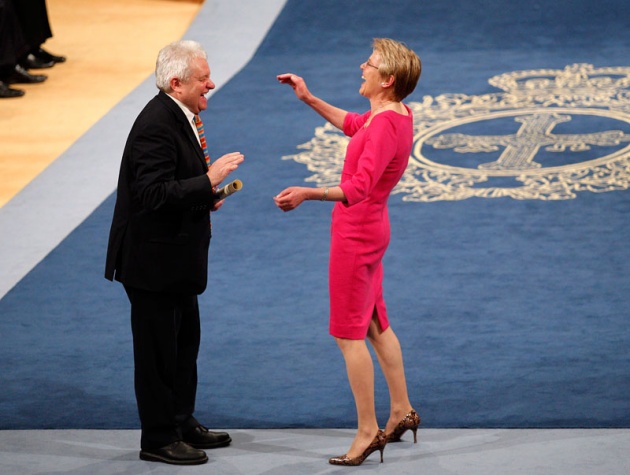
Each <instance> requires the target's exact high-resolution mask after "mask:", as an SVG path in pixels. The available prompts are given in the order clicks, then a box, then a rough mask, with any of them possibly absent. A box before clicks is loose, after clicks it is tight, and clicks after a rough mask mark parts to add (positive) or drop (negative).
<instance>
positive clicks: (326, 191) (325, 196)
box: [321, 188, 328, 201]
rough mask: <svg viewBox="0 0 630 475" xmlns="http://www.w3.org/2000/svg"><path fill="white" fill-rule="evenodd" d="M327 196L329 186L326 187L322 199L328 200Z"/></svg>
mask: <svg viewBox="0 0 630 475" xmlns="http://www.w3.org/2000/svg"><path fill="white" fill-rule="evenodd" d="M326 198H328V188H326V189H325V190H324V196H322V199H321V200H322V201H326Z"/></svg>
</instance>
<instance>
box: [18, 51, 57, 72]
mask: <svg viewBox="0 0 630 475" xmlns="http://www.w3.org/2000/svg"><path fill="white" fill-rule="evenodd" d="M20 64H21V65H22V67H24V69H47V68H52V67H53V66H54V65H55V62H54V61H45V60H43V59H41V58H38V57H37V56H35V55H34V54H33V53H29V54H27V55H26V58H24V60H23V61H21V62H20Z"/></svg>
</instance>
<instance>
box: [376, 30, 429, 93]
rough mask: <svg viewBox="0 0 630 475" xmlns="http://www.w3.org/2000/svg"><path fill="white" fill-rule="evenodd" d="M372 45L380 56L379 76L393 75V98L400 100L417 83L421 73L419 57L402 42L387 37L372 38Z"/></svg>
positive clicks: (411, 90)
mask: <svg viewBox="0 0 630 475" xmlns="http://www.w3.org/2000/svg"><path fill="white" fill-rule="evenodd" d="M372 47H373V48H374V51H376V52H377V53H378V54H379V56H380V57H381V64H380V66H379V67H378V70H379V72H380V73H381V76H383V78H389V77H390V76H394V98H395V99H396V100H397V101H402V100H403V99H404V98H405V97H407V96H408V95H409V94H411V93H412V92H413V90H414V89H415V88H416V84H418V80H419V79H420V74H421V73H422V62H421V61H420V58H419V57H418V55H417V54H416V53H414V52H413V50H411V49H410V48H408V47H407V46H406V45H405V44H404V43H401V42H399V41H395V40H392V39H389V38H374V41H373V42H372Z"/></svg>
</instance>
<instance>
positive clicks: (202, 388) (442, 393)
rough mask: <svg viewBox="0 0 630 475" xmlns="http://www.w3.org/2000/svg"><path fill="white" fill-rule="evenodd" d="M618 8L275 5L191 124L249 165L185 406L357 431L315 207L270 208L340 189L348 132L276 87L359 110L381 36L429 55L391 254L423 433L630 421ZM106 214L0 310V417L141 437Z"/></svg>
mask: <svg viewBox="0 0 630 475" xmlns="http://www.w3.org/2000/svg"><path fill="white" fill-rule="evenodd" d="M207 8H209V7H207V6H206V7H204V9H207ZM203 14H204V13H203V12H202V15H203ZM629 20H630V3H628V2H627V1H626V0H589V1H574V2H570V5H569V3H568V2H555V1H550V0H542V1H535V2H521V1H519V2H517V1H504V0H471V1H467V2H461V1H455V0H439V1H417V0H397V1H366V0H360V1H359V0H355V1H337V0H335V1H333V0H317V1H303V0H289V2H288V3H287V5H286V7H285V9H284V10H283V12H282V13H281V15H280V17H279V18H278V20H277V21H276V23H275V25H274V27H273V28H272V30H271V31H270V32H269V34H268V36H267V37H266V39H265V40H264V42H263V44H262V45H261V47H260V48H259V50H258V52H257V54H256V55H255V57H254V58H253V59H252V61H251V62H250V63H249V64H248V65H247V66H246V67H245V68H244V70H243V71H241V72H240V74H238V76H237V77H235V78H234V79H233V80H232V81H231V82H230V83H229V84H228V85H227V86H226V87H224V88H223V89H222V90H221V91H219V92H218V93H217V94H216V95H215V96H214V97H213V98H212V100H211V101H210V107H209V109H208V110H207V111H206V112H205V113H204V114H203V119H204V122H205V123H206V131H207V135H208V143H209V146H210V149H211V151H212V152H211V153H212V154H213V155H214V156H220V155H222V154H223V153H227V152H230V151H234V150H240V151H242V152H243V153H245V155H246V157H247V158H246V163H245V164H244V165H243V166H242V167H241V168H239V170H238V172H237V174H236V176H235V177H236V178H240V179H241V180H242V181H243V183H244V189H243V190H242V191H241V192H239V193H238V194H236V195H234V196H233V197H230V198H229V199H228V202H227V203H226V204H225V206H224V207H223V208H222V209H221V210H220V212H218V213H216V214H215V215H214V216H213V223H214V226H213V229H214V237H213V240H212V244H211V250H210V251H211V252H210V254H211V257H210V272H211V275H210V284H209V287H208V290H207V291H206V293H205V294H203V295H202V297H201V300H200V301H201V308H202V319H203V338H202V350H201V355H200V359H199V364H200V373H199V374H200V385H199V391H198V407H197V415H198V418H199V419H200V420H201V421H203V422H204V423H206V424H208V425H210V426H212V427H225V428H271V427H274V428H275V427H353V426H354V425H355V423H356V421H355V410H354V403H353V401H352V396H351V393H350V390H349V387H348V383H347V380H346V375H345V368H344V364H343V360H342V357H341V354H340V352H339V351H338V349H337V347H336V345H335V343H334V341H333V339H332V338H331V337H330V336H329V335H328V334H327V329H328V322H327V319H328V296H327V259H328V238H329V225H330V209H331V204H330V203H320V202H308V203H305V204H304V205H302V206H301V207H300V208H299V209H298V210H296V211H294V212H291V213H288V214H283V213H282V212H280V211H279V210H278V209H277V208H276V207H275V206H274V203H273V201H272V196H273V195H274V194H276V193H277V192H279V191H280V190H281V189H283V188H284V187H286V186H289V185H303V184H308V185H312V186H319V185H323V184H332V183H334V182H335V180H336V179H337V178H338V175H339V172H340V169H341V164H342V161H343V146H344V144H345V139H344V137H342V136H341V135H340V134H339V133H337V132H336V131H334V130H332V129H331V128H329V127H327V126H326V124H325V122H324V121H323V120H322V119H321V118H320V117H319V116H317V115H316V114H314V113H313V112H312V111H311V110H309V109H308V107H306V106H305V105H303V104H301V103H299V102H298V101H297V100H296V99H295V97H294V95H293V92H292V91H291V89H290V88H288V87H286V86H282V85H279V84H278V83H277V81H276V79H275V76H276V75H277V74H279V73H283V72H294V73H296V74H299V75H301V76H303V77H305V78H306V80H307V83H308V85H309V87H310V89H311V90H312V91H313V92H314V93H315V94H317V95H319V96H320V97H322V98H324V99H326V100H328V101H330V102H332V103H334V104H336V105H338V106H340V107H343V108H345V109H350V110H358V111H363V110H366V109H367V108H368V103H367V101H366V100H365V99H364V98H362V97H361V96H360V95H359V94H358V89H359V86H360V84H361V70H360V68H359V65H360V64H361V63H362V62H363V61H364V60H365V59H367V57H368V56H369V55H370V53H371V40H372V38H373V37H393V38H396V39H399V40H403V41H405V42H406V43H407V44H408V45H409V46H410V47H412V48H413V49H414V50H415V51H417V52H418V53H419V55H420V56H421V58H422V60H423V65H424V71H423V75H422V78H421V80H420V84H419V86H418V88H417V90H416V91H415V92H414V94H413V95H412V96H410V97H409V98H408V103H409V104H410V106H411V107H412V109H413V111H414V117H415V124H416V134H417V135H416V145H415V148H414V153H413V157H412V158H411V161H410V166H409V169H408V171H407V174H406V175H405V177H404V179H403V181H402V182H401V184H400V186H399V188H397V190H396V193H395V194H394V195H393V196H392V197H391V200H390V214H391V222H392V242H391V246H390V249H389V251H388V254H387V255H386V258H385V273H386V275H385V292H386V300H387V303H388V309H389V312H390V314H391V321H392V326H393V328H394V329H395V330H396V332H397V334H398V336H399V338H400V340H401V343H402V346H403V351H404V356H405V362H406V369H407V377H408V382H409V389H410V393H411V398H412V401H413V404H414V405H415V406H416V408H417V409H418V410H419V412H420V413H421V415H422V418H423V424H424V427H519V428H526V427H539V428H542V427H630V399H629V398H628V394H630V359H629V352H628V348H629V347H630V332H629V321H630V320H629V310H628V309H629V308H630V288H629V287H630V268H629V265H628V263H629V262H630V246H628V236H629V235H630V234H629V231H630V220H629V219H628V216H629V212H630V194H629V192H628V190H627V188H628V179H629V175H630V173H629V171H628V168H629V167H628V162H629V161H630V152H629V147H630V140H629V137H630V92H629V89H628V78H629V77H630V36H629V35H628V30H627V25H628V21H629ZM196 27H197V28H202V27H203V25H202V24H200V23H199V22H197V23H196ZM148 99H149V97H147V100H148ZM112 153H114V154H117V155H120V153H121V151H120V150H113V151H112ZM113 204H114V196H111V197H110V198H109V199H107V200H106V201H105V202H104V203H103V204H102V205H101V206H100V207H99V208H98V209H96V210H94V213H93V214H92V215H91V216H90V217H89V218H88V219H87V220H86V221H85V222H84V223H83V224H82V225H81V226H80V227H79V228H78V229H76V230H75V231H74V232H73V233H72V234H71V235H70V236H69V237H68V238H67V239H66V240H65V241H64V242H63V243H61V244H60V245H59V246H58V247H57V248H56V249H55V250H54V251H53V252H52V253H51V254H50V255H49V256H48V257H47V258H46V259H45V260H43V261H42V262H41V263H40V264H39V265H38V266H37V267H36V268H35V269H34V270H33V271H32V272H31V273H30V274H29V275H27V276H26V277H25V278H24V279H23V280H22V281H21V282H20V283H19V284H18V285H17V286H16V287H15V288H14V289H13V290H12V291H11V292H10V293H9V294H7V296H6V297H5V298H4V299H2V301H0V313H1V315H2V318H1V321H0V334H1V338H2V345H1V346H0V368H1V376H0V378H1V379H2V388H3V390H2V392H1V393H0V409H1V410H0V428H2V429H10V428H12V429H16V428H19V429H32V428H132V427H138V422H137V416H136V411H135V401H134V395H133V384H132V349H131V338H130V328H129V321H128V320H129V317H128V313H129V306H128V303H127V301H126V297H125V295H124V292H123V291H122V288H121V287H120V285H118V284H111V283H109V282H107V281H105V280H104V279H103V277H102V275H103V263H104V255H105V248H106V242H107V234H108V229H109V223H110V219H111V215H112V210H113ZM376 383H377V390H376V397H377V410H378V414H379V418H380V420H381V422H382V423H384V422H385V421H386V418H387V413H388V404H389V401H388V395H387V390H386V386H385V383H384V380H383V378H382V375H381V374H380V373H379V374H378V377H377V381H376Z"/></svg>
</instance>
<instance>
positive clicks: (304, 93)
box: [277, 73, 311, 102]
mask: <svg viewBox="0 0 630 475" xmlns="http://www.w3.org/2000/svg"><path fill="white" fill-rule="evenodd" d="M277 78H278V81H280V82H281V83H282V84H288V85H289V86H291V87H292V88H293V91H294V92H295V95H296V96H297V98H298V99H299V100H301V101H305V102H306V101H307V99H308V98H310V97H311V92H310V91H309V90H308V88H307V87H306V82H304V79H302V78H301V77H300V76H296V75H295V74H291V73H286V74H279V75H278V76H277Z"/></svg>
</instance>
